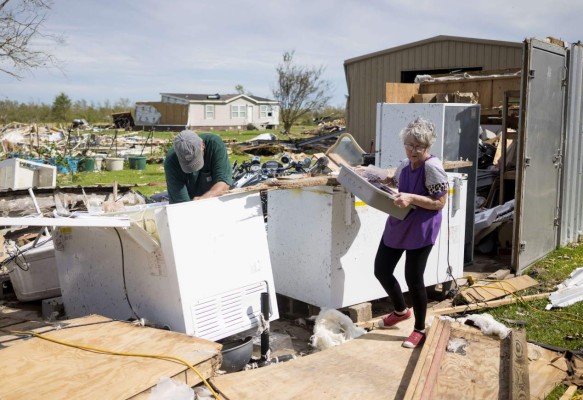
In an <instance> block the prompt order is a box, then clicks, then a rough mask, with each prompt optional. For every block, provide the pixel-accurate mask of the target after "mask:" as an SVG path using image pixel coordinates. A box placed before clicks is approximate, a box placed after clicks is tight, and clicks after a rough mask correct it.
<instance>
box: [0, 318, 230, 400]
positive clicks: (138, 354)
mask: <svg viewBox="0 0 583 400" xmlns="http://www.w3.org/2000/svg"><path fill="white" fill-rule="evenodd" d="M0 330H2V331H4V332H8V333H10V334H12V335H30V336H34V337H37V338H39V339H43V340H47V341H49V342H53V343H57V344H60V345H63V346H68V347H73V348H76V349H80V350H87V351H93V352H98V353H103V354H110V355H114V356H129V357H145V358H156V359H160V360H173V361H178V362H180V363H182V364H184V365H186V366H187V367H188V368H190V369H191V370H193V371H194V372H195V373H196V374H197V375H198V377H199V378H200V379H201V380H202V382H203V383H204V384H205V386H206V387H207V388H208V389H209V390H210V391H211V393H212V395H213V396H214V398H215V399H217V400H220V398H219V395H218V394H217V393H216V392H215V391H214V390H213V388H212V387H211V386H210V384H209V383H208V382H207V380H206V379H205V378H204V377H203V376H202V375H201V373H200V372H198V370H197V369H196V368H194V367H193V366H192V365H191V364H190V363H189V362H188V361H186V360H184V359H182V358H180V357H174V356H167V355H163V354H140V353H124V352H119V351H111V350H105V349H100V348H97V347H91V346H84V345H79V344H74V343H68V342H63V341H61V340H58V339H53V338H50V337H47V336H43V335H41V334H40V333H36V332H32V331H9V330H3V329H0Z"/></svg>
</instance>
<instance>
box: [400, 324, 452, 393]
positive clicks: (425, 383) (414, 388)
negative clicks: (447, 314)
mask: <svg viewBox="0 0 583 400" xmlns="http://www.w3.org/2000/svg"><path fill="white" fill-rule="evenodd" d="M450 332H451V323H450V321H447V320H442V319H439V318H437V319H435V320H434V322H433V325H431V328H430V329H429V334H428V335H427V340H426V341H425V344H424V345H423V349H422V350H421V354H420V355H419V359H418V361H417V365H416V366H415V370H414V371H413V376H412V377H411V380H410V381H409V387H408V388H407V392H406V393H405V397H404V399H405V400H417V399H431V398H432V397H433V396H432V394H433V392H434V387H435V385H436V383H437V376H438V374H439V369H440V365H441V360H442V358H443V355H444V354H445V349H446V347H447V342H448V341H449V335H450Z"/></svg>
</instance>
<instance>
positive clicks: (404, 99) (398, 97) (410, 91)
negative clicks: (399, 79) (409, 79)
mask: <svg viewBox="0 0 583 400" xmlns="http://www.w3.org/2000/svg"><path fill="white" fill-rule="evenodd" d="M418 93H419V84H418V83H396V82H387V83H386V85H385V103H411V102H412V101H413V96H414V95H416V94H418Z"/></svg>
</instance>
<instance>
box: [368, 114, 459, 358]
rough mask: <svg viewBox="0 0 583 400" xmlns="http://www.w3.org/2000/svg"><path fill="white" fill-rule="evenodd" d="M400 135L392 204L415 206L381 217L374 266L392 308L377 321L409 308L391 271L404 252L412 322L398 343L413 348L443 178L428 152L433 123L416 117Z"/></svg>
mask: <svg viewBox="0 0 583 400" xmlns="http://www.w3.org/2000/svg"><path fill="white" fill-rule="evenodd" d="M401 139H402V140H403V144H404V146H405V153H406V154H407V158H406V159H404V160H403V161H401V164H400V165H399V166H398V168H397V170H396V171H395V175H394V176H393V177H390V178H388V180H389V182H390V181H392V183H393V184H394V185H395V186H396V187H397V188H398V189H399V193H398V194H397V196H396V198H395V200H394V202H395V205H396V206H397V207H407V206H409V205H415V209H413V210H411V212H409V214H408V215H407V217H406V218H405V219H403V220H398V219H397V218H394V217H392V216H389V218H388V219H387V223H386V225H385V231H384V233H383V237H382V240H381V243H380V245H379V249H378V251H377V255H376V258H375V266H374V267H375V268H374V269H375V271H374V272H375V277H376V278H377V279H378V280H379V282H380V283H381V285H382V286H383V288H384V289H385V290H386V292H387V293H388V295H389V297H390V299H391V301H392V303H393V305H394V308H395V311H393V312H392V313H390V314H389V315H387V316H386V317H384V318H383V319H382V320H380V321H378V325H379V327H382V328H387V327H391V326H393V325H395V324H397V323H399V322H401V321H403V320H406V319H408V318H410V317H411V310H410V309H408V308H407V305H406V304H405V299H404V297H403V292H402V291H401V286H400V285H399V282H398V281H397V279H396V278H395V276H394V271H395V267H396V265H397V263H398V262H399V259H400V258H401V256H402V254H403V252H405V281H406V282H407V286H408V287H409V293H410V295H411V302H412V303H413V312H414V315H415V325H414V330H413V332H412V333H411V335H410V336H409V337H408V338H407V340H405V341H404V342H403V346H404V347H408V348H415V347H417V346H418V345H420V344H422V343H423V341H424V340H425V315H426V313H427V292H426V289H425V283H424V281H423V274H424V272H425V265H426V264H427V258H428V257H429V253H430V252H431V249H432V247H433V245H434V244H435V239H436V238H437V234H438V233H439V228H440V226H441V209H442V208H443V206H444V205H445V200H446V196H447V186H448V184H447V175H446V173H445V171H444V170H443V166H442V163H441V161H440V160H439V159H437V158H436V157H434V156H432V155H431V154H430V153H429V150H430V148H431V145H433V143H434V142H435V139H436V134H435V126H434V125H433V124H432V123H431V122H429V121H427V120H424V119H423V118H417V119H416V120H415V121H413V122H411V123H409V125H407V127H406V128H405V129H404V130H403V131H402V132H401Z"/></svg>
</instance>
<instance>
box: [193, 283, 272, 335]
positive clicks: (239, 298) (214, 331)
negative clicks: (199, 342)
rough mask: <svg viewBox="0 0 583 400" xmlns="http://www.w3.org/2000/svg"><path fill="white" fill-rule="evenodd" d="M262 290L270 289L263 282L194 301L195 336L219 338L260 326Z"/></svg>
mask: <svg viewBox="0 0 583 400" xmlns="http://www.w3.org/2000/svg"><path fill="white" fill-rule="evenodd" d="M262 292H267V284H266V283H265V282H264V281H263V282H256V283H253V284H251V285H247V286H243V287H240V288H237V289H233V290H229V291H227V292H223V293H219V294H217V295H215V296H211V297H207V298H204V299H199V300H197V301H195V303H194V304H193V306H192V308H191V309H192V319H193V325H194V333H193V335H194V336H196V337H200V338H204V339H209V340H218V339H222V338H224V337H227V336H230V335H234V334H236V333H239V332H242V331H244V330H247V329H250V328H254V327H257V326H258V324H259V321H260V319H259V318H260V314H261V293H262Z"/></svg>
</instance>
